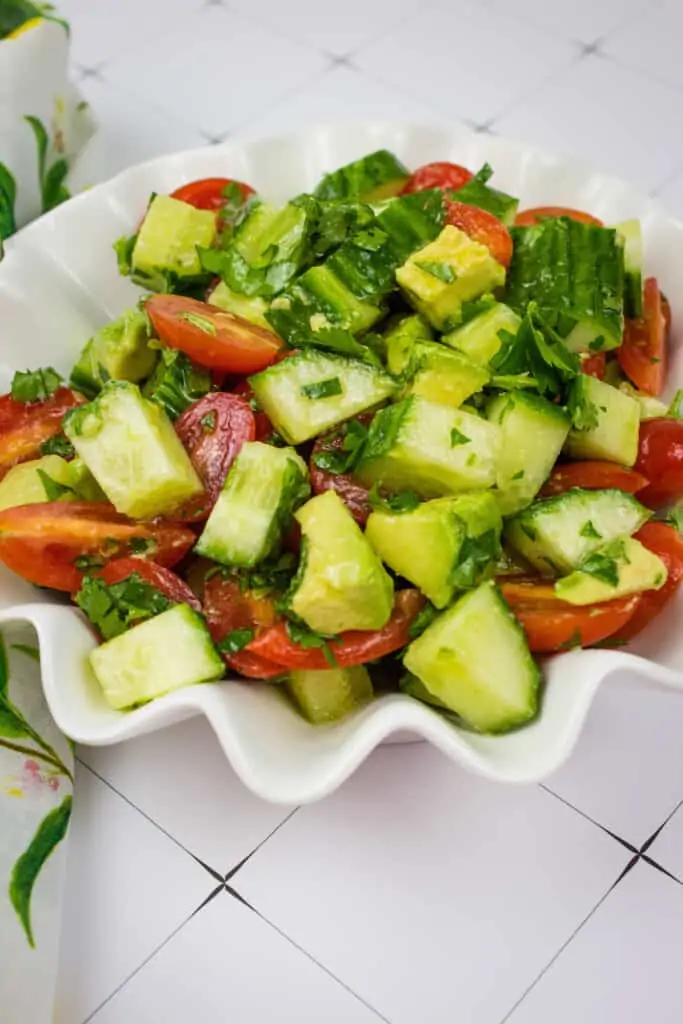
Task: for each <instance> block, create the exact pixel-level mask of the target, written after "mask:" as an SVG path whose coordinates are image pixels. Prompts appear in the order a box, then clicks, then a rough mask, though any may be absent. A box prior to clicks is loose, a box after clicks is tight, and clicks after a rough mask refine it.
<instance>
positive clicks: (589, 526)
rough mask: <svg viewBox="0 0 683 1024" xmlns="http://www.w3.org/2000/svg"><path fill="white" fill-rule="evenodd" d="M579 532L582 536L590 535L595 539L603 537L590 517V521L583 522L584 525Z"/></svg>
mask: <svg viewBox="0 0 683 1024" xmlns="http://www.w3.org/2000/svg"><path fill="white" fill-rule="evenodd" d="M579 534H580V535H581V536H582V537H590V538H592V539H593V540H600V539H601V538H602V534H601V533H598V531H597V530H596V529H595V527H594V526H593V523H592V522H591V521H590V519H589V520H588V522H586V523H584V524H583V526H582V527H581V529H580V530H579Z"/></svg>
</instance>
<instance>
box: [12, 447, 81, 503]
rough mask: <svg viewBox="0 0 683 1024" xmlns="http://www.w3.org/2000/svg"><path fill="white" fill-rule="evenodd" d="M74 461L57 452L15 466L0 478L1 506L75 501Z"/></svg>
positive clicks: (76, 495)
mask: <svg viewBox="0 0 683 1024" xmlns="http://www.w3.org/2000/svg"><path fill="white" fill-rule="evenodd" d="M73 484H74V482H73V478H72V472H71V463H69V462H66V461H65V460H64V459H61V458H60V457H59V456H58V455H44V456H43V457H42V459H36V460H34V461H31V462H22V463H20V464H19V465H18V466H12V468H11V469H9V470H8V471H7V473H6V474H5V476H4V477H3V478H2V480H0V509H5V508H14V507H15V506H17V505H33V504H36V503H38V502H43V501H76V500H77V499H78V497H79V495H78V494H77V493H76V491H75V489H74V485H73Z"/></svg>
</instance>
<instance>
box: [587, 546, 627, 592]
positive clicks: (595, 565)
mask: <svg viewBox="0 0 683 1024" xmlns="http://www.w3.org/2000/svg"><path fill="white" fill-rule="evenodd" d="M579 570H580V571H581V572H585V573H587V574H588V575H589V576H595V578H596V579H597V580H601V581H602V582H603V583H607V584H609V586H610V587H616V586H617V585H618V583H619V566H618V565H617V560H616V558H612V557H610V556H609V555H606V554H602V553H601V552H599V551H594V552H593V554H592V555H589V556H588V558H586V559H584V561H583V562H582V563H581V565H580V566H579Z"/></svg>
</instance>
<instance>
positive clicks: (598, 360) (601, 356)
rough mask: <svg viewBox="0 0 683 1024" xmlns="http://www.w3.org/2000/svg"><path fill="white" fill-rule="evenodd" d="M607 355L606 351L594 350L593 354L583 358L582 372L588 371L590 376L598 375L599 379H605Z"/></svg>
mask: <svg viewBox="0 0 683 1024" xmlns="http://www.w3.org/2000/svg"><path fill="white" fill-rule="evenodd" d="M606 366H607V356H606V355H605V353H604V352H594V353H593V355H590V356H588V357H587V358H586V359H582V360H581V373H587V374H588V376H589V377H597V378H598V380H604V379H605V368H606Z"/></svg>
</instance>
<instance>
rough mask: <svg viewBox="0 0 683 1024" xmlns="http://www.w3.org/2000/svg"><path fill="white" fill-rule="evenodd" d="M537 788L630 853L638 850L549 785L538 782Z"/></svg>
mask: <svg viewBox="0 0 683 1024" xmlns="http://www.w3.org/2000/svg"><path fill="white" fill-rule="evenodd" d="M538 788H539V789H542V790H543V792H544V793H547V794H548V796H552V797H554V798H555V800H559V801H560V803H561V804H564V805H565V807H569V808H570V809H571V810H572V811H576V813H577V814H580V815H581V817H582V818H585V819H586V821H590V823H591V825H595V826H596V828H599V829H600V830H601V831H602V832H606V833H607V835H608V836H611V837H612V839H615V840H616V841H617V842H618V843H620V844H621V846H625V847H626V849H627V850H630V851H631V853H639V852H640V851H639V850H638V848H637V847H636V846H633V844H632V843H628V842H627V841H626V840H625V839H622V838H621V836H618V835H617V834H616V832H611V831H610V830H609V829H608V828H605V826H604V825H601V824H600V822H599V821H596V820H595V818H591V816H590V814H586V812H585V811H582V810H581V808H580V807H577V806H576V805H575V804H572V803H570V802H569V800H566V799H565V798H564V797H563V796H560V794H559V793H556V792H555V790H554V789H550V788H549V786H546V784H545V783H544V782H540V783H539V784H538Z"/></svg>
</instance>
